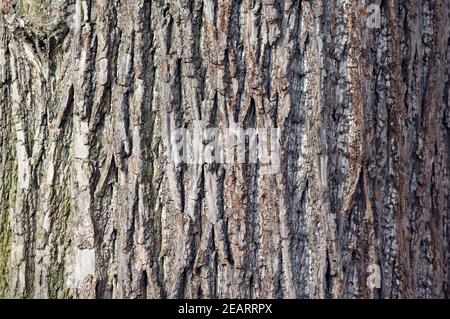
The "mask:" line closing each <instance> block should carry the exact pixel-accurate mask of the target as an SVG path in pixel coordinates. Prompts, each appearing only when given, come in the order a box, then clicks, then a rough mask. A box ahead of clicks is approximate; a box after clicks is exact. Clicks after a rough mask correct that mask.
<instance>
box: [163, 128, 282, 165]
mask: <svg viewBox="0 0 450 319" xmlns="http://www.w3.org/2000/svg"><path fill="white" fill-rule="evenodd" d="M280 142H281V129H280V128H274V127H263V128H245V129H244V128H242V127H238V126H236V125H235V126H230V127H226V128H212V127H207V124H206V123H205V122H203V121H194V123H193V126H192V127H191V129H188V128H177V129H174V130H172V131H171V132H170V141H169V145H167V149H168V151H169V157H170V158H169V159H170V160H171V161H173V162H174V163H175V164H176V165H178V164H181V163H186V164H197V165H202V164H213V163H218V164H259V165H260V168H261V170H262V173H263V174H277V173H278V172H279V170H280Z"/></svg>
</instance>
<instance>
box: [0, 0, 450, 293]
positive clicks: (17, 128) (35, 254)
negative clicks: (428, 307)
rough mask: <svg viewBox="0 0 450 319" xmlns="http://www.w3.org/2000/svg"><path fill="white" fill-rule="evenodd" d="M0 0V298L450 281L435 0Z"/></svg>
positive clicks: (449, 180) (445, 2) (448, 139)
mask: <svg viewBox="0 0 450 319" xmlns="http://www.w3.org/2000/svg"><path fill="white" fill-rule="evenodd" d="M0 3H1V8H0V10H1V12H0V13H1V16H0V127H1V129H0V149H1V158H0V176H1V180H0V296H3V297H14V298H18V297H29V298H31V297H42V298H63V297H73V298H84V297H87V298H90V297H97V298H111V297H113V298H165V297H167V298H179V297H189V298H206V297H226V298H244V297H246V298H248V297H250V298H263V297H264V298H303V297H320V298H325V297H334V298H336V297H347V298H354V297H356V298H397V297H400V298H407V297H430V298H431V297H448V296H449V293H450V292H449V287H448V284H449V280H450V246H449V243H450V193H449V189H450V176H449V174H450V158H449V157H450V94H449V93H450V84H449V76H450V46H449V37H450V36H449V34H450V27H449V26H450V23H449V14H450V1H449V0H402V1H400V0H383V1H381V0H374V1H370V2H369V1H360V0H358V1H354V0H333V1H330V0H310V1H306V0H303V1H300V0H153V1H150V0H147V1H144V0H127V1H125V0H121V1H119V0H118V1H113V0H110V1H106V0H92V1H87V0H77V1H74V0H73V1H63V0H23V1H19V0H1V1H0ZM370 3H375V4H379V5H380V8H381V11H380V14H381V26H380V28H369V27H368V26H367V21H366V20H367V11H366V9H367V6H368V5H369V4H370ZM196 120H204V121H206V122H207V123H208V125H209V126H211V127H218V128H221V129H225V128H227V127H231V126H237V127H244V128H252V127H265V126H272V127H278V128H280V129H281V132H282V134H281V153H280V158H281V169H280V171H279V172H278V173H276V174H264V173H263V169H264V167H263V165H260V164H230V163H228V164H226V163H222V164H220V163H219V164H203V165H191V164H180V165H175V164H174V163H173V162H172V161H170V160H169V158H168V155H167V146H168V144H170V139H169V137H170V135H171V133H172V131H173V130H174V129H175V128H176V127H187V128H188V129H191V128H192V123H193V122H194V121H196Z"/></svg>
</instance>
